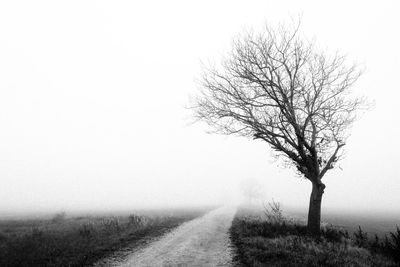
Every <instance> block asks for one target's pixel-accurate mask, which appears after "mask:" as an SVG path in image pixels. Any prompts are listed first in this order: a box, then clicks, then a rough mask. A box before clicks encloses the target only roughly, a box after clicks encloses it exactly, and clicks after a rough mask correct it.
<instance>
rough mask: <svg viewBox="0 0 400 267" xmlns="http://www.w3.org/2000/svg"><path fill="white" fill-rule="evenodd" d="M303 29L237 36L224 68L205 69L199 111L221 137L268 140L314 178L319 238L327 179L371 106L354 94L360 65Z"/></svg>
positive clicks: (313, 225)
mask: <svg viewBox="0 0 400 267" xmlns="http://www.w3.org/2000/svg"><path fill="white" fill-rule="evenodd" d="M298 28H299V27H292V28H290V27H285V26H280V27H278V28H277V29H271V28H269V27H266V28H265V31H264V32H262V33H260V34H254V33H246V34H244V35H243V36H241V37H239V38H237V39H236V40H235V41H234V42H233V49H232V52H231V53H230V54H229V56H228V57H227V58H226V59H224V60H223V61H222V64H221V65H220V66H218V67H213V68H205V69H204V74H203V76H202V79H201V86H200V87H201V88H200V93H199V95H198V97H196V98H195V99H194V105H193V107H192V108H193V109H194V112H195V117H196V118H197V119H199V120H203V121H206V122H207V123H208V124H209V125H210V126H212V128H213V129H214V130H215V132H217V133H222V134H229V135H230V134H236V135H239V136H245V137H249V138H254V139H259V140H262V141H265V142H266V143H267V144H269V146H270V147H271V148H272V150H273V151H274V154H275V155H277V156H283V158H284V159H285V161H286V162H288V163H289V164H290V165H292V166H295V168H296V170H297V171H298V173H299V174H300V175H302V176H304V177H305V178H306V179H308V180H310V181H311V183H312V193H311V197H310V204H309V213H308V229H309V231H310V232H311V233H313V234H316V235H318V234H319V232H320V221H321V200H322V195H323V193H324V189H325V185H324V184H323V183H322V178H323V177H324V175H325V174H326V172H327V171H328V170H330V169H332V168H333V167H334V166H335V163H336V162H337V161H338V160H339V159H340V158H341V156H342V155H343V154H342V148H343V146H344V145H345V142H346V138H347V136H348V132H349V131H348V130H349V127H350V126H351V124H352V123H353V121H354V120H355V118H356V113H357V111H358V110H359V109H360V108H362V107H364V103H365V101H364V99H362V98H354V97H352V96H351V95H350V94H349V93H350V90H349V89H350V87H351V86H352V85H353V84H354V82H355V81H356V80H357V79H358V78H359V76H360V71H358V68H357V66H356V65H354V64H348V63H347V61H346V58H345V57H344V56H342V55H340V54H338V53H336V54H334V55H332V56H331V55H327V54H326V53H324V52H323V51H320V50H319V49H317V48H316V47H315V45H314V43H313V42H309V41H307V40H306V39H305V38H300V37H299V35H300V34H299V32H298Z"/></svg>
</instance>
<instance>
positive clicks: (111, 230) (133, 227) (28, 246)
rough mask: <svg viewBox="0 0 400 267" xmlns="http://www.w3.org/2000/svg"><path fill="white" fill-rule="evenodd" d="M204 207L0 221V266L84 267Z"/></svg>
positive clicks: (194, 215)
mask: <svg viewBox="0 0 400 267" xmlns="http://www.w3.org/2000/svg"><path fill="white" fill-rule="evenodd" d="M205 211H206V210H205V209H204V210H200V209H198V210H190V211H189V210H169V211H144V212H143V213H140V212H139V213H134V214H130V215H125V216H81V217H71V218H68V217H67V216H66V214H65V213H59V214H56V215H55V216H54V217H53V218H50V219H30V220H3V221H0V266H4V267H6V266H13V267H14V266H90V265H92V264H94V263H95V262H97V261H98V260H100V259H102V258H105V257H108V256H110V255H113V254H115V252H117V251H120V250H123V249H124V248H125V249H127V248H134V247H135V246H137V245H140V244H143V243H144V242H145V241H146V240H149V239H151V238H154V237H157V236H160V235H162V234H164V233H165V232H167V231H169V230H171V229H172V228H174V227H177V226H178V225H180V224H182V223H183V222H185V221H188V220H191V219H193V218H195V217H198V216H200V215H202V214H203V213H204V212H205Z"/></svg>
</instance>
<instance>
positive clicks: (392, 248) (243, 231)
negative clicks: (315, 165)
mask: <svg viewBox="0 0 400 267" xmlns="http://www.w3.org/2000/svg"><path fill="white" fill-rule="evenodd" d="M270 207H271V208H270ZM270 207H269V206H266V207H265V209H264V210H262V209H254V207H253V208H251V209H249V208H244V207H242V208H240V209H239V210H238V212H237V213H236V215H235V218H234V219H233V222H232V226H231V228H230V235H231V241H232V243H233V245H234V247H235V253H236V256H235V261H236V262H237V264H238V265H239V266H315V267H317V266H331V267H339V266H340V267H342V266H359V267H364V266H399V264H400V258H399V255H400V229H399V228H397V229H396V230H395V231H394V232H389V233H386V234H383V233H381V236H378V234H376V233H373V232H366V231H364V230H363V229H362V228H361V227H359V228H358V230H356V231H353V230H348V229H353V227H351V228H347V227H346V228H343V227H339V226H333V225H330V224H329V225H328V224H324V226H323V227H322V229H321V235H320V237H318V238H316V237H314V236H311V235H310V234H309V232H308V231H307V227H306V224H305V223H304V221H299V220H297V219H293V218H291V217H287V216H285V215H284V213H283V212H282V210H281V209H280V207H279V204H277V203H273V205H271V206H270ZM343 220H345V218H344V219H343ZM348 220H349V219H348ZM353 226H354V227H355V225H353Z"/></svg>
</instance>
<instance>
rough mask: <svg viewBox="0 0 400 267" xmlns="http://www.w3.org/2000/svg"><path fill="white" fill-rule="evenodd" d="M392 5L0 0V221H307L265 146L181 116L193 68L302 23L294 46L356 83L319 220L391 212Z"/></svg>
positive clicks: (302, 187) (395, 200)
mask: <svg viewBox="0 0 400 267" xmlns="http://www.w3.org/2000/svg"><path fill="white" fill-rule="evenodd" d="M399 7H400V6H399V4H398V3H397V1H394V0H393V1H368V2H367V1H351V2H350V1H330V2H329V3H327V2H325V1H232V0H225V1H211V0H209V1H184V0H182V1H161V0H160V1H2V2H1V3H0V125H1V128H0V181H1V186H0V211H2V212H10V211H38V210H49V211H57V210H67V211H68V210H82V209H115V208H132V207H148V206H165V205H170V206H176V205H200V204H216V203H225V202H230V203H232V202H235V201H239V200H240V190H239V185H240V183H241V181H243V180H245V179H253V180H257V181H258V182H259V183H260V184H261V185H262V186H263V191H264V193H265V198H266V199H271V198H275V199H276V200H278V201H281V202H283V204H286V205H292V206H298V207H307V205H308V199H309V194H310V190H311V184H310V183H309V182H308V181H305V180H302V179H299V178H296V177H295V175H294V172H293V171H292V170H286V169H284V168H282V167H279V166H278V165H281V164H279V162H275V161H274V160H273V159H272V158H271V152H270V150H269V148H268V146H267V145H266V144H264V143H262V142H259V141H253V140H247V139H244V138H238V137H231V136H228V137H227V136H219V135H210V134H207V133H206V132H205V131H206V130H207V129H208V128H207V127H206V126H205V125H203V124H194V125H192V124H190V121H191V117H190V111H188V110H187V109H185V106H187V105H188V101H189V96H190V95H193V94H194V93H195V92H196V90H197V85H196V82H195V81H196V78H198V76H199V74H200V72H201V62H206V63H207V62H216V63H217V62H219V60H220V59H221V58H222V56H223V55H225V54H226V53H227V52H228V51H229V49H230V47H231V42H232V38H233V37H235V36H236V35H237V34H240V33H241V32H242V31H243V30H244V29H246V28H249V27H251V28H254V29H260V28H262V26H263V25H264V24H265V23H277V22H285V21H290V19H291V17H296V16H298V15H299V14H301V15H302V32H303V33H305V34H306V35H307V36H308V37H309V38H310V39H312V38H315V40H316V43H317V44H318V45H319V46H320V47H322V48H323V49H326V50H327V51H330V52H332V53H334V52H335V51H340V52H343V53H345V54H346V55H347V56H348V58H349V59H350V60H354V61H356V62H358V63H359V64H360V66H361V67H362V68H364V69H365V72H364V74H363V76H362V77H361V78H360V79H359V81H358V82H357V83H356V84H355V86H354V89H355V90H356V91H357V93H359V94H362V95H365V96H367V97H368V98H369V99H371V100H374V101H375V107H374V108H373V109H372V110H371V111H369V112H368V113H366V114H365V115H364V116H363V117H362V118H361V119H360V120H359V121H357V122H356V123H355V125H354V127H353V130H352V136H351V137H350V138H349V139H348V142H347V145H346V147H345V149H346V158H345V159H344V160H343V161H342V162H341V163H340V164H339V165H340V167H341V169H339V168H338V169H337V170H334V171H330V172H329V173H328V174H327V175H326V176H325V178H324V183H325V184H326V186H327V188H326V190H325V194H324V199H323V207H326V208H335V209H344V210H370V211H399V209H400V208H399V205H398V204H399V203H400V180H399V167H398V163H399V154H398V153H399V151H400V141H399V136H400V126H399V125H400V118H399V110H398V106H399V102H398V98H399V96H400V93H399V83H398V76H399V74H398V72H399V62H400V52H399V47H400V36H399V30H398V26H399V25H400V18H399V16H398V10H399Z"/></svg>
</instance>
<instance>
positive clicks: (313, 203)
mask: <svg viewBox="0 0 400 267" xmlns="http://www.w3.org/2000/svg"><path fill="white" fill-rule="evenodd" d="M324 189H325V185H324V184H323V183H321V182H319V183H312V192H311V196H310V206H309V209H308V222H307V228H308V232H309V233H310V234H312V235H314V236H319V235H320V228H321V201H322V195H323V194H324Z"/></svg>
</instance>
